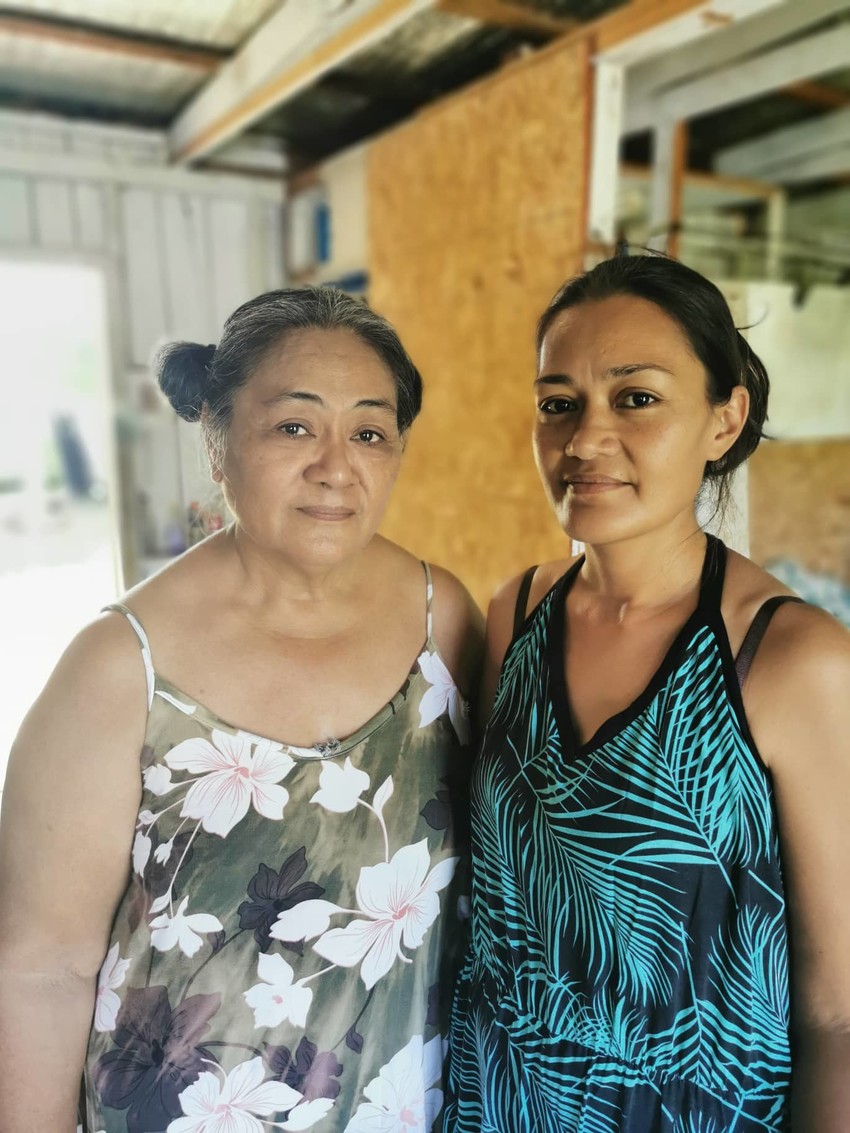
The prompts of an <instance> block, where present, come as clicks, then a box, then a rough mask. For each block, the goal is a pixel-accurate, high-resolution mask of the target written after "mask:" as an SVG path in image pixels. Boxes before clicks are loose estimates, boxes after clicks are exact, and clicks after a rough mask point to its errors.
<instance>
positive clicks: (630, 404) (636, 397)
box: [622, 390, 658, 409]
mask: <svg viewBox="0 0 850 1133" xmlns="http://www.w3.org/2000/svg"><path fill="white" fill-rule="evenodd" d="M657 400H658V398H656V397H654V396H653V395H652V394H651V393H647V392H646V391H645V390H635V391H634V393H627V394H626V395H625V397H624V398H623V400H622V405H623V406H624V408H626V409H646V407H647V406H648V405H654V404H655V402H656V401H657Z"/></svg>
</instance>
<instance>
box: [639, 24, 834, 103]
mask: <svg viewBox="0 0 850 1133" xmlns="http://www.w3.org/2000/svg"><path fill="white" fill-rule="evenodd" d="M848 59H850V24H841V25H839V26H838V27H835V28H830V29H829V30H827V31H822V32H817V33H815V34H813V35H809V36H807V37H806V38H805V39H798V40H795V41H794V42H792V43H788V44H786V45H785V46H783V47H776V48H774V49H773V50H772V51H767V52H764V53H762V54H761V55H756V56H754V57H753V58H749V59H746V60H743V61H742V62H740V63H738V64H735V65H733V66H730V67H723V68H721V69H720V70H719V71H714V72H713V73H712V74H710V75H705V76H704V77H703V78H699V79H695V80H694V81H693V82H690V83H683V84H682V85H681V86H677V87H674V88H673V89H672V90H670V91H667V92H665V93H664V94H663V95H662V96H660V97H659V98H658V99H656V100H655V102H656V110H657V112H658V116H659V117H660V118H665V117H668V116H674V117H676V118H679V119H687V118H696V117H698V116H699V115H702V114H709V113H710V112H712V111H715V110H722V109H723V108H724V107H727V106H734V105H736V104H737V103H740V102H748V101H750V100H751V99H754V98H758V97H759V96H760V95H765V94H770V93H771V92H773V91H775V90H777V89H781V88H782V87H785V86H788V85H789V83H795V82H798V81H801V80H803V79H809V78H813V77H817V76H818V75H824V74H828V73H829V72H830V71H837V70H839V69H841V68H844V67H846V66H847V60H848Z"/></svg>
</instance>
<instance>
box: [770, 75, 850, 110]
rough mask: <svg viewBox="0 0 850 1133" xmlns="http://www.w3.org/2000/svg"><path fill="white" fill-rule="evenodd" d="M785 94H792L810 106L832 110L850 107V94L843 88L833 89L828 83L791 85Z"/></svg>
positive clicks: (806, 82) (804, 82) (807, 82)
mask: <svg viewBox="0 0 850 1133" xmlns="http://www.w3.org/2000/svg"><path fill="white" fill-rule="evenodd" d="M782 93H783V94H790V95H791V97H792V98H796V99H797V101H798V102H807V103H809V105H810V106H823V107H825V108H827V109H830V110H837V109H838V108H839V107H841V106H850V93H848V91H846V90H842V89H841V87H833V86H830V85H829V84H828V83H814V82H810V81H803V82H800V83H791V85H790V86H787V87H785V89H784V90H783V92H782Z"/></svg>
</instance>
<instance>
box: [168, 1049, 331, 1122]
mask: <svg viewBox="0 0 850 1133" xmlns="http://www.w3.org/2000/svg"><path fill="white" fill-rule="evenodd" d="M263 1077H264V1070H263V1060H262V1059H261V1058H252V1059H251V1060H250V1061H248V1062H242V1063H240V1064H239V1065H238V1066H236V1067H234V1069H233V1070H231V1071H230V1073H229V1074H228V1075H227V1076H226V1078H225V1079H224V1081H223V1082H222V1081H220V1079H219V1078H218V1077H217V1076H216V1075H215V1074H213V1073H212V1072H211V1071H209V1070H205V1071H204V1072H203V1073H202V1074H200V1075H199V1076H198V1077H197V1078H196V1079H195V1081H194V1082H193V1083H192V1085H191V1086H188V1087H187V1088H186V1089H185V1090H184V1091H183V1092H182V1094H180V1096H179V1101H180V1108H181V1109H182V1110H183V1113H184V1116H183V1117H178V1118H177V1119H176V1120H175V1121H172V1122H171V1123H170V1124H169V1126H168V1130H167V1133H265V1128H264V1127H265V1126H266V1125H267V1124H269V1123H268V1122H261V1121H258V1120H257V1118H258V1117H268V1116H269V1115H270V1114H274V1113H277V1112H279V1111H281V1110H293V1107H297V1106H298V1103H299V1102H300V1101H301V1100H302V1098H301V1094H299V1093H298V1091H297V1090H293V1089H292V1087H291V1086H287V1085H285V1084H284V1083H283V1082H273V1081H272V1082H264V1081H263ZM323 1100H327V1099H323ZM308 1104H310V1103H308ZM299 1108H302V1109H303V1108H306V1106H305V1107H299ZM329 1108H330V1107H329V1106H318V1107H314V1108H313V1109H312V1110H311V1116H312V1115H313V1114H314V1115H315V1116H314V1117H313V1121H312V1122H311V1123H310V1124H313V1123H314V1122H315V1121H317V1120H318V1119H319V1118H320V1117H321V1116H323V1114H325V1113H327V1111H328V1109H329ZM297 1112H298V1111H297V1109H294V1112H293V1117H294V1116H295V1114H297ZM302 1117H303V1114H302ZM275 1128H278V1129H286V1130H290V1129H307V1128H309V1125H306V1124H304V1123H303V1121H302V1122H300V1123H299V1124H292V1125H290V1124H289V1122H285V1123H284V1124H282V1125H281V1124H277V1125H275Z"/></svg>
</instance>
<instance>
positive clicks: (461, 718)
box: [419, 650, 469, 744]
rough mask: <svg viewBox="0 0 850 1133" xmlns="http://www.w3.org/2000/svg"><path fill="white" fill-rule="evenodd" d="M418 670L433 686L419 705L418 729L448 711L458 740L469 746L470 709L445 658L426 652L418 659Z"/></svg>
mask: <svg viewBox="0 0 850 1133" xmlns="http://www.w3.org/2000/svg"><path fill="white" fill-rule="evenodd" d="M419 668H420V669H421V670H422V675H423V676H424V677H425V680H426V681H427V682H428V683H429V684H430V686H431V687H430V688H429V689H428V691H427V692H426V693H425V695H424V696H423V697H422V699H421V700H420V702H419V727H420V728H424V727H425V726H426V725H427V724H430V723H431V722H432V721H433V720H436V719H437V717H438V716H442V714H443V713H444V712H445V711H446V710H447V709H448V713H449V719H450V720H451V722H452V727H453V728H454V730H455V734H456V735H457V738H458V739H459V740H460V742H461V743H462V744H468V743H469V708H468V706H467V704H466V702H465V700H464V699H463V697H462V696H461V695H460V692H459V691H458V687H457V685H456V684H455V683H454V680H453V679H452V675H451V673H450V672H449V670H448V669H447V668H446V666H445V665H444V663H443V660H442V658H441V657H439V656H438V655H437V654H436V653H429V652H428V651H427V650H426V651H425V652H424V653H422V654H421V655H420V657H419Z"/></svg>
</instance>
